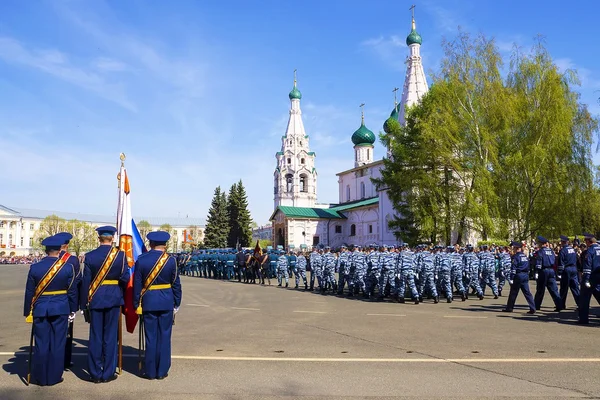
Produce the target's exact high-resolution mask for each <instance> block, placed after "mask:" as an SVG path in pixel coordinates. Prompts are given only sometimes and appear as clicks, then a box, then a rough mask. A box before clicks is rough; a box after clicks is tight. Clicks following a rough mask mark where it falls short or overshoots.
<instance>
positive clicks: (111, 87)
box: [0, 37, 136, 111]
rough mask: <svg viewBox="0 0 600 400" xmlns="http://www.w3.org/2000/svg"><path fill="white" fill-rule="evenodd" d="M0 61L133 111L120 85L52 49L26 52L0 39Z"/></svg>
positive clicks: (18, 46)
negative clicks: (75, 63) (37, 72)
mask: <svg viewBox="0 0 600 400" xmlns="http://www.w3.org/2000/svg"><path fill="white" fill-rule="evenodd" d="M0 59H2V60H4V61H5V62H7V63H11V64H17V65H19V64H20V65H25V66H28V67H30V68H34V69H37V70H40V71H43V72H45V73H47V74H49V75H51V76H54V77H55V78H58V79H61V80H63V81H65V82H68V83H70V84H72V85H75V86H78V87H80V88H83V89H86V90H89V91H91V92H93V93H95V94H96V95H98V96H100V97H102V98H104V99H106V100H109V101H112V102H114V103H116V104H118V105H120V106H122V107H124V108H126V109H128V110H130V111H136V106H135V104H133V102H132V101H131V100H130V99H129V98H128V97H127V95H126V94H125V89H124V87H123V85H122V84H120V83H113V82H109V81H107V80H106V79H105V78H104V77H103V76H101V75H99V74H96V73H92V72H88V71H86V70H85V69H83V68H80V67H78V66H76V65H74V64H73V63H70V62H69V60H68V58H67V56H66V55H65V54H64V53H62V52H60V51H58V50H56V49H35V48H27V47H26V46H24V45H23V44H22V43H21V42H20V41H18V40H15V39H13V38H9V37H0Z"/></svg>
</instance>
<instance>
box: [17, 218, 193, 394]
mask: <svg viewBox="0 0 600 400" xmlns="http://www.w3.org/2000/svg"><path fill="white" fill-rule="evenodd" d="M96 231H97V233H98V241H99V244H100V246H99V247H98V248H97V249H95V250H92V251H91V252H89V253H87V254H86V255H85V261H84V263H83V264H84V267H83V268H81V267H80V263H79V261H78V259H77V257H75V256H72V255H71V254H69V252H68V246H69V242H70V240H71V239H72V238H73V236H72V235H71V234H69V233H66V232H62V233H59V234H56V235H54V236H51V237H48V238H46V239H44V240H43V241H42V245H43V246H44V247H45V252H46V257H44V258H43V259H41V260H40V261H39V262H37V263H35V264H32V265H31V267H30V269H29V274H28V276H27V285H26V289H25V304H24V316H25V317H26V321H27V322H29V323H32V329H31V338H30V354H29V365H28V374H27V383H28V384H29V383H30V382H31V383H35V384H37V385H40V386H50V385H55V384H57V383H60V382H62V381H63V377H62V374H63V370H66V369H69V368H70V367H71V365H72V364H71V349H72V340H73V323H74V321H75V317H76V315H77V311H81V313H82V314H83V315H84V318H85V321H86V322H88V323H89V324H90V329H89V342H88V349H87V350H88V373H89V380H90V381H91V382H94V383H102V382H110V381H112V380H115V379H117V376H118V375H117V374H116V373H117V371H119V372H120V356H121V351H120V338H121V320H122V318H121V311H122V309H121V306H123V305H124V292H125V290H126V287H127V285H128V283H129V282H130V278H131V273H132V272H131V269H130V268H129V265H128V263H127V256H126V253H125V252H123V251H121V250H120V249H119V248H117V247H114V246H113V240H114V236H115V233H116V232H117V229H116V228H114V227H112V226H102V227H99V228H97V229H96ZM147 238H148V240H149V242H150V248H151V249H150V250H149V251H148V252H146V253H144V254H142V255H140V256H139V257H138V259H137V261H136V262H135V268H134V269H133V271H134V272H133V288H132V289H133V291H132V292H133V293H132V295H133V306H134V307H135V308H136V312H137V314H138V316H139V322H140V325H139V332H140V349H141V348H145V349H146V350H145V353H144V371H145V372H144V374H143V375H142V376H143V377H144V378H147V379H164V378H165V377H167V375H168V371H169V368H170V366H171V331H172V326H173V322H174V318H175V314H176V313H177V311H178V310H179V305H180V304H181V294H182V292H181V284H180V281H179V273H178V270H177V262H176V260H175V258H174V257H172V256H170V255H169V254H168V253H167V252H166V243H167V241H168V240H169V238H170V235H169V234H168V233H167V232H161V231H158V232H151V233H149V234H148V236H147ZM142 332H144V333H145V336H144V337H143V338H142V336H141V333H142ZM140 356H141V354H140ZM140 369H141V362H140Z"/></svg>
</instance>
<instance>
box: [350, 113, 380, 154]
mask: <svg viewBox="0 0 600 400" xmlns="http://www.w3.org/2000/svg"><path fill="white" fill-rule="evenodd" d="M364 106H365V103H362V104H361V105H360V108H361V109H363V107H364ZM360 118H361V122H360V128H358V129H357V130H356V131H354V133H353V134H352V143H354V145H355V146H372V145H373V143H375V134H374V133H373V132H372V131H371V130H370V129H369V128H367V127H366V126H365V112H364V109H363V110H362V111H361V117H360Z"/></svg>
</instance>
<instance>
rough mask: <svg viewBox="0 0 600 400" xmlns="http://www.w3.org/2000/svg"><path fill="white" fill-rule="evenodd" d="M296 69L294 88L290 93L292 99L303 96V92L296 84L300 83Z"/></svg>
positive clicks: (298, 98)
mask: <svg viewBox="0 0 600 400" xmlns="http://www.w3.org/2000/svg"><path fill="white" fill-rule="evenodd" d="M296 71H297V70H294V88H293V89H292V91H291V92H290V94H289V97H290V100H293V99H297V100H300V99H301V98H302V93H300V91H299V90H298V88H297V87H296V85H297V83H298V81H297V79H296Z"/></svg>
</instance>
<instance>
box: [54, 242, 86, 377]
mask: <svg viewBox="0 0 600 400" xmlns="http://www.w3.org/2000/svg"><path fill="white" fill-rule="evenodd" d="M54 236H55V237H56V238H59V239H62V240H64V243H63V244H62V246H60V254H59V256H58V257H62V256H63V255H64V254H69V243H70V242H71V239H73V235H71V234H70V233H69V232H59V233H57V234H56V235H54ZM67 263H69V264H71V265H72V266H73V267H75V286H76V288H77V296H76V300H77V309H79V298H80V296H81V283H82V281H83V272H82V271H81V265H80V264H79V259H78V258H77V257H76V256H74V255H70V254H69V258H68V259H67ZM74 322H75V320H72V321H69V329H68V331H67V345H66V346H65V370H68V369H69V368H71V367H72V366H73V362H72V361H71V354H72V353H73V323H74Z"/></svg>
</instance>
